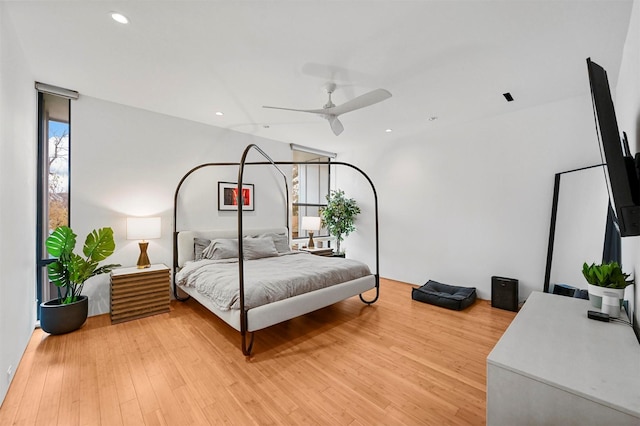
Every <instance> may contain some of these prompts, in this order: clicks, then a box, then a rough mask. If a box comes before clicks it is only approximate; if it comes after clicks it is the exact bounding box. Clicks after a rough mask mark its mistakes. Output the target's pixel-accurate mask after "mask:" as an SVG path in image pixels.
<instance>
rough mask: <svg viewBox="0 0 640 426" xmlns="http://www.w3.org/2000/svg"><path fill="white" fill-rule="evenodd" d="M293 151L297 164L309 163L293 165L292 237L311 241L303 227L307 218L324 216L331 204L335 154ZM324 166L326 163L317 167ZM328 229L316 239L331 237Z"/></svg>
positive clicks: (321, 231)
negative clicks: (323, 209) (333, 156)
mask: <svg viewBox="0 0 640 426" xmlns="http://www.w3.org/2000/svg"><path fill="white" fill-rule="evenodd" d="M292 149H293V161H294V162H305V163H308V164H294V165H293V179H292V182H293V184H292V227H291V236H292V238H294V239H295V238H301V239H304V238H308V236H309V235H308V233H307V231H305V230H302V229H301V227H300V224H301V223H302V218H303V217H304V216H320V210H321V209H322V207H324V206H326V205H327V194H329V188H330V179H331V172H330V168H329V165H328V164H326V163H327V162H329V161H330V158H331V157H330V156H329V155H331V154H329V153H327V155H323V154H320V153H313V152H307V151H303V150H301V149H296V148H292ZM313 163H324V164H313ZM328 236H329V233H328V232H327V230H326V229H321V230H320V231H318V232H315V233H314V237H328Z"/></svg>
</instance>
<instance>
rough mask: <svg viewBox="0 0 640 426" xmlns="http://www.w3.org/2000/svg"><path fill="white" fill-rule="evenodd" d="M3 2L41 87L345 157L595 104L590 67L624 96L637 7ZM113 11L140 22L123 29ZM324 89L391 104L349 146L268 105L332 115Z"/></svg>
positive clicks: (354, 121)
mask: <svg viewBox="0 0 640 426" xmlns="http://www.w3.org/2000/svg"><path fill="white" fill-rule="evenodd" d="M4 3H5V6H6V10H7V11H8V12H9V17H10V21H11V22H12V23H13V24H14V26H15V30H16V32H17V34H18V38H19V40H20V41H21V43H22V48H23V50H24V53H25V55H26V57H27V60H28V63H29V65H30V67H31V68H32V71H33V73H34V76H35V79H36V80H38V81H41V82H44V83H49V84H53V85H57V86H62V87H65V88H69V89H73V90H77V91H79V92H80V94H81V95H88V96H93V97H96V98H101V99H105V100H109V101H113V102H118V103H122V104H126V105H131V106H135V107H139V108H144V109H147V110H151V111H156V112H159V113H163V114H168V115H172V116H176V117H182V118H186V119H189V120H194V121H198V122H202V123H207V124H211V125H215V126H220V127H224V128H228V129H233V130H237V131H240V132H245V133H250V134H255V135H259V136H263V137H267V138H270V139H276V140H281V141H284V142H293V143H297V144H301V145H308V146H314V147H318V148H323V149H327V150H331V151H336V152H340V151H342V150H343V149H345V148H352V147H355V146H358V145H359V144H375V143H382V142H384V141H392V142H393V141H400V140H404V139H406V138H410V137H414V136H415V135H418V134H419V135H421V136H420V137H421V138H424V136H423V135H425V134H428V131H429V129H431V128H434V127H439V126H447V125H455V124H457V123H460V122H466V121H470V120H475V119H481V118H485V117H489V116H492V115H496V114H503V113H506V112H509V111H512V110H514V109H521V108H528V107H531V106H536V105H541V104H544V103H548V102H552V101H555V100H559V99H563V98H567V97H572V96H578V95H582V94H586V93H588V80H587V71H586V65H585V59H586V58H587V57H591V58H592V59H593V60H594V61H595V62H598V63H599V64H600V65H602V66H604V67H605V68H606V69H607V70H608V72H609V78H610V80H612V81H611V82H612V85H613V84H615V80H616V78H617V75H618V69H619V65H620V59H621V55H622V48H623V44H624V40H625V37H626V34H627V27H628V24H629V16H630V13H631V7H632V1H631V0H624V1H617V0H607V1H579V0H574V1H541V0H538V1H520V0H517V1H516V0H509V1H451V0H449V1H399V0H386V1H326V0H323V1H313V0H311V1H279V0H276V1H264V0H263V1H238V0H236V1H222V0H220V1H122V2H114V1H82V2H81V1H67V2H63V1H16V2H12V1H5V2H4ZM110 11H118V12H121V13H123V14H124V15H126V16H127V17H128V18H129V19H130V23H129V24H128V25H121V24H117V23H116V22H114V21H113V20H112V19H111V17H110V15H109V12H110ZM327 81H334V82H336V83H337V84H338V89H337V90H336V92H335V94H334V96H333V100H334V102H335V103H336V104H340V103H342V102H344V101H346V100H349V99H351V98H353V97H355V96H358V95H361V94H363V93H366V92H368V91H369V90H372V89H375V88H385V89H387V90H389V91H390V92H391V93H392V94H393V97H392V98H391V99H389V100H386V101H384V102H382V103H379V104H376V105H373V106H371V107H368V108H366V109H362V110H358V111H354V112H350V113H348V114H345V115H343V116H341V121H342V122H343V124H344V126H345V131H344V132H343V133H342V134H341V135H340V136H337V137H336V136H334V135H333V133H332V132H331V130H330V128H329V125H328V123H327V122H326V121H325V120H323V119H321V118H319V117H316V116H314V115H312V114H303V113H296V112H290V111H279V110H269V109H263V108H262V107H261V106H262V105H275V106H283V107H291V108H308V109H314V108H320V107H321V106H322V105H324V103H325V102H326V95H325V93H324V92H323V86H324V84H325V83H326V82H327ZM504 92H511V93H512V95H513V96H514V98H515V101H514V102H511V103H507V102H506V101H505V99H504V98H503V96H502V93H504ZM216 111H222V112H224V116H222V117H219V116H216V115H215V112H216ZM432 116H437V117H438V120H435V121H430V120H429V117H432ZM265 126H268V128H265ZM386 128H392V129H393V132H392V133H386V132H385V129H386Z"/></svg>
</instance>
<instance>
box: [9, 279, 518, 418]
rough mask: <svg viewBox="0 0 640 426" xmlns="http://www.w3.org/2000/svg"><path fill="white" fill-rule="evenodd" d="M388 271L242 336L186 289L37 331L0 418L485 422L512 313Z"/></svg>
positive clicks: (485, 302) (486, 302) (482, 301)
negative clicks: (357, 291)
mask: <svg viewBox="0 0 640 426" xmlns="http://www.w3.org/2000/svg"><path fill="white" fill-rule="evenodd" d="M411 288H412V287H411V286H409V285H407V284H403V283H399V282H395V281H390V280H382V283H381V296H380V299H379V301H378V302H376V304H374V305H372V306H366V305H364V304H363V303H362V302H360V300H359V299H358V298H357V297H355V298H351V299H349V300H346V301H343V302H340V303H337V304H335V305H333V306H330V307H327V308H324V309H321V310H319V311H316V312H314V313H311V314H309V315H306V316H303V317H299V318H296V319H293V320H291V321H287V322H285V323H282V324H278V325H276V326H273V327H270V328H268V329H265V330H261V331H259V332H257V333H256V339H255V344H254V356H253V357H252V358H251V359H246V358H245V357H244V356H243V355H242V352H241V351H240V349H239V344H240V335H239V333H238V332H237V331H235V330H233V329H232V328H230V327H229V326H227V325H226V324H225V323H224V322H222V321H221V320H219V319H218V318H216V317H215V316H214V315H213V314H211V313H209V312H208V311H207V310H205V309H204V308H202V307H201V306H200V305H199V304H198V303H197V302H195V301H193V300H191V301H188V302H186V303H180V302H172V305H171V312H169V313H165V314H161V315H155V316H152V317H147V318H143V319H139V320H134V321H130V322H125V323H121V324H117V325H111V323H110V320H109V316H108V315H100V316H97V317H92V318H90V319H89V320H88V321H87V323H86V324H85V325H84V327H83V328H82V329H80V330H78V331H76V332H74V333H71V334H67V335H62V336H49V335H48V334H46V333H44V332H42V330H39V329H38V330H35V331H34V333H33V337H32V339H31V341H30V343H29V346H28V348H27V350H26V353H25V355H24V358H23V359H22V361H21V363H20V365H19V367H18V369H17V371H16V373H15V374H16V375H15V378H14V380H13V383H12V384H11V387H10V389H9V392H8V394H7V396H6V398H5V401H4V403H3V405H2V407H1V408H0V425H13V424H15V425H38V426H42V425H105V426H112V425H217V424H230V425H245V424H248V425H251V424H260V425H262V424H312V425H313V424H318V425H375V424H385V425H389V424H402V425H413V424H415V425H417V424H434V425H446V424H453V425H468V424H471V425H481V424H484V423H485V406H486V393H485V388H486V363H485V360H486V357H487V355H488V354H489V352H490V351H491V349H492V348H493V346H494V345H495V344H496V342H497V341H498V339H499V338H500V336H501V335H502V334H503V332H504V331H505V330H506V328H507V327H508V325H509V324H510V322H511V320H512V319H513V317H514V316H515V313H513V312H509V311H504V310H500V309H494V308H491V305H490V303H489V302H488V301H484V300H479V301H477V302H476V303H475V304H474V305H473V306H471V307H470V308H468V309H467V310H465V311H462V312H457V311H450V310H446V309H442V308H438V307H435V306H431V305H427V304H424V303H419V302H415V301H412V300H411Z"/></svg>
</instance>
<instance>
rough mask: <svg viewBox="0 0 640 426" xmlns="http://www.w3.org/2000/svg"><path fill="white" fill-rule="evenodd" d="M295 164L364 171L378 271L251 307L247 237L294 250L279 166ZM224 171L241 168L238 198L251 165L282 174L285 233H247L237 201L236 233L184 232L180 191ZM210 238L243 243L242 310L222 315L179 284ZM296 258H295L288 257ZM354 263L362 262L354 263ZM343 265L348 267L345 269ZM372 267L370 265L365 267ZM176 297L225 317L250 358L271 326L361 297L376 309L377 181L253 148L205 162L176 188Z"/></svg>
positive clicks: (239, 269)
mask: <svg viewBox="0 0 640 426" xmlns="http://www.w3.org/2000/svg"><path fill="white" fill-rule="evenodd" d="M251 151H256V152H257V153H259V154H260V155H261V156H263V157H264V158H265V159H266V161H254V162H248V161H247V156H248V154H249V153H250V152H251ZM294 164H313V165H327V166H329V167H332V166H345V167H349V168H351V169H353V170H356V171H357V172H359V173H360V174H361V175H362V176H363V177H364V178H365V179H366V180H367V182H368V183H369V185H370V187H371V191H372V193H373V198H374V214H375V271H374V273H371V272H370V271H369V269H368V267H366V269H367V275H366V276H362V277H357V278H351V279H348V280H347V281H345V282H340V283H336V284H335V285H330V286H328V287H324V288H320V289H317V290H313V291H309V292H304V293H302V294H297V295H293V296H291V297H287V298H284V299H283V300H277V301H274V302H271V303H267V304H263V305H260V306H255V307H254V306H247V303H246V294H245V290H246V288H245V284H246V282H245V281H246V264H247V263H248V262H254V261H253V260H248V261H246V260H245V252H246V251H247V249H248V248H247V247H245V246H246V244H247V242H245V241H244V238H246V237H254V236H258V235H260V234H266V233H271V234H272V235H274V234H278V235H286V237H287V240H286V241H287V244H288V245H289V246H290V241H289V236H290V235H289V234H290V233H289V208H290V205H289V185H288V183H287V176H286V175H285V173H284V172H283V171H282V170H281V169H280V167H278V166H279V165H294ZM219 166H238V179H237V194H242V186H243V185H242V182H243V175H244V170H245V167H247V166H263V167H264V166H268V167H274V168H275V170H276V171H277V173H278V174H279V175H281V176H282V178H283V185H284V193H285V198H286V202H285V206H284V213H285V223H286V227H280V228H265V229H246V230H245V228H244V223H243V222H244V221H243V218H244V215H243V202H242V201H241V199H240V197H241V196H239V197H238V202H237V206H238V207H237V227H236V229H235V230H229V229H227V230H206V231H193V230H180V231H178V229H177V224H178V216H179V203H178V199H179V195H180V189H181V187H182V185H183V183H184V182H185V180H186V179H187V178H188V177H189V176H191V175H192V174H193V173H194V172H196V171H198V170H200V169H203V168H206V167H219ZM198 237H201V238H208V239H210V240H212V241H213V239H215V238H237V240H235V241H237V272H238V275H237V279H238V283H237V286H238V287H237V288H238V294H237V298H238V302H239V303H238V305H239V306H238V307H237V309H231V310H225V309H223V310H221V309H220V308H219V307H217V306H215V304H214V303H211V301H210V300H208V299H207V298H206V297H201V296H200V294H199V292H198V291H196V289H195V288H193V287H188V286H184V285H179V283H178V281H177V280H176V274H177V273H178V271H179V270H180V269H181V268H183V267H184V266H185V265H186V264H187V262H188V261H189V260H194V241H195V238H198ZM302 256H305V257H306V256H308V257H310V258H319V257H320V256H314V255H310V254H303V255H302ZM283 257H291V256H283ZM322 261H323V262H329V261H335V262H341V261H342V262H345V259H337V258H336V259H325V260H322ZM351 262H354V263H361V262H357V261H353V260H351ZM341 265H342V264H341ZM365 266H366V265H365ZM172 272H173V295H174V297H175V298H176V299H177V300H179V301H185V300H188V299H189V298H190V297H193V298H194V299H196V300H197V301H198V302H199V303H201V304H202V305H203V306H205V307H206V308H207V309H209V310H210V311H211V312H213V313H214V314H215V315H216V316H218V317H220V318H221V319H222V320H223V321H225V322H226V323H227V324H229V325H230V326H232V327H234V328H235V329H237V330H238V331H239V332H240V335H241V339H242V343H241V349H242V353H243V354H244V355H245V356H250V355H251V350H252V348H253V341H254V332H255V331H257V330H259V329H262V328H266V327H269V326H271V325H274V324H277V323H279V322H283V321H286V320H289V319H292V318H295V317H297V316H300V315H304V314H306V313H309V312H312V311H314V310H317V309H320V308H323V307H325V306H329V305H332V304H333V303H336V302H338V301H340V300H344V299H347V298H350V297H353V296H355V295H359V297H360V300H361V301H362V302H364V303H366V304H367V305H371V304H373V303H375V302H376V301H377V300H378V297H379V295H380V268H379V247H378V195H377V193H376V189H375V186H374V185H373V182H372V181H371V179H370V178H369V176H367V175H366V174H365V173H364V172H363V171H362V170H361V169H359V168H358V167H356V166H354V165H352V164H349V163H344V162H337V161H336V162H333V161H326V162H313V163H308V162H296V161H273V160H272V159H271V158H270V157H269V155H267V154H266V153H265V152H264V151H263V150H262V149H260V148H259V147H258V146H257V145H255V144H250V145H248V146H247V147H246V148H245V150H244V152H243V154H242V158H241V160H240V162H238V163H234V162H231V163H229V162H227V163H204V164H201V165H199V166H196V167H194V168H192V169H191V170H189V171H188V172H187V173H186V174H185V175H184V176H183V177H182V179H181V180H180V182H179V183H178V186H177V187H176V191H175V195H174V204H173V271H172ZM178 287H180V290H181V291H182V292H184V293H186V294H187V296H186V297H183V296H181V295H180V294H179V293H178ZM373 289H375V296H374V297H373V298H372V299H371V300H367V299H365V298H364V297H363V296H362V293H364V292H365V291H368V290H373Z"/></svg>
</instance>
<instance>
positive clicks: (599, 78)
mask: <svg viewBox="0 0 640 426" xmlns="http://www.w3.org/2000/svg"><path fill="white" fill-rule="evenodd" d="M587 69H588V71H589V83H590V85H591V99H592V102H593V108H594V115H595V117H596V127H597V129H598V136H599V140H600V152H601V155H602V156H603V162H604V163H606V167H605V170H606V174H607V187H608V190H609V198H610V199H611V202H612V204H613V206H614V209H615V212H616V217H617V219H618V225H619V227H620V235H621V236H622V237H629V236H635V235H640V181H639V179H638V168H637V165H636V161H635V160H634V158H633V156H632V155H631V152H630V149H629V143H628V141H627V139H626V135H625V137H621V135H620V131H619V130H618V121H617V120H616V113H615V109H614V107H613V100H612V99H611V90H610V89H609V80H608V78H607V72H606V71H605V70H604V68H602V67H601V66H600V65H598V64H596V63H595V62H593V61H591V58H587ZM636 158H637V156H636Z"/></svg>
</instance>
